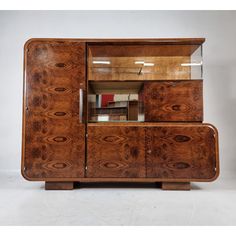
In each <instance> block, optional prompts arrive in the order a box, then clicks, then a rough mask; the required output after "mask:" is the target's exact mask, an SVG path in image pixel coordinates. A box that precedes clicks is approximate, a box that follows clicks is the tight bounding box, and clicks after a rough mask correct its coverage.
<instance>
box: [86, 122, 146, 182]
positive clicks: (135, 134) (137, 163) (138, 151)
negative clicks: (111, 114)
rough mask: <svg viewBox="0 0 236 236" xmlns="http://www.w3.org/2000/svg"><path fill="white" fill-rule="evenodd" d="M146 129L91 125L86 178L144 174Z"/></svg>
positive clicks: (140, 175) (136, 176)
mask: <svg viewBox="0 0 236 236" xmlns="http://www.w3.org/2000/svg"><path fill="white" fill-rule="evenodd" d="M144 137H145V130H144V128H143V127H134V126H129V127H128V126H120V125H113V126H106V125H104V126H93V125H90V124H89V126H88V144H87V155H88V156H87V175H86V176H87V177H104V178H106V177H109V178H117V177H125V178H132V177H133V178H138V177H145V171H146V169H145V138H144Z"/></svg>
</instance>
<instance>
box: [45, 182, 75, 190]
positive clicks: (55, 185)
mask: <svg viewBox="0 0 236 236" xmlns="http://www.w3.org/2000/svg"><path fill="white" fill-rule="evenodd" d="M72 189H74V182H45V190H72Z"/></svg>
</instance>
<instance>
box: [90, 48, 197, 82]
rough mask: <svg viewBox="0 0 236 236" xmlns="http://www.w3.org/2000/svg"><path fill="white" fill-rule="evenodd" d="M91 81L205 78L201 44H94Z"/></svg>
mask: <svg viewBox="0 0 236 236" xmlns="http://www.w3.org/2000/svg"><path fill="white" fill-rule="evenodd" d="M88 54H89V57H88V78H89V80H97V81H98V80H99V81H102V80H103V81H107V80H113V81H114V80H115V81H120V80H122V81H129V80H189V79H202V50H201V46H199V45H91V46H89V50H88Z"/></svg>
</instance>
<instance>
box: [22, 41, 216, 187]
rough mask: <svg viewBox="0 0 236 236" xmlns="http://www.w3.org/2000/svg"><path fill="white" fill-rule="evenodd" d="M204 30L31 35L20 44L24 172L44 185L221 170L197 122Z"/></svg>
mask: <svg viewBox="0 0 236 236" xmlns="http://www.w3.org/2000/svg"><path fill="white" fill-rule="evenodd" d="M204 41H205V39H202V38H191V39H189V38H186V39H117V40H116V39H31V40H29V41H27V42H26V44H25V48H24V99H23V141H22V175H23V176H24V177H25V178H26V179H27V180H32V181H45V182H46V185H45V187H46V189H72V188H73V186H74V183H75V182H156V183H161V186H162V188H163V189H166V190H167V189H179V190H181V189H182V190H187V189H190V182H209V181H213V180H215V179H216V178H217V177H218V175H219V157H218V134H217V130H216V128H215V127H214V126H212V125H210V124H205V123H202V122H203V80H202V77H203V76H202V44H203V42H204Z"/></svg>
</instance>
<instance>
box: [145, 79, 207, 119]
mask: <svg viewBox="0 0 236 236" xmlns="http://www.w3.org/2000/svg"><path fill="white" fill-rule="evenodd" d="M202 93H203V92H202V80H191V81H155V82H145V83H144V109H145V121H147V122H152V121H202V120H203V99H202Z"/></svg>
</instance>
